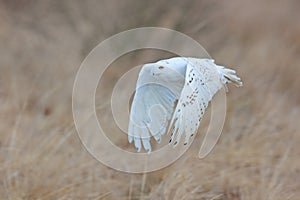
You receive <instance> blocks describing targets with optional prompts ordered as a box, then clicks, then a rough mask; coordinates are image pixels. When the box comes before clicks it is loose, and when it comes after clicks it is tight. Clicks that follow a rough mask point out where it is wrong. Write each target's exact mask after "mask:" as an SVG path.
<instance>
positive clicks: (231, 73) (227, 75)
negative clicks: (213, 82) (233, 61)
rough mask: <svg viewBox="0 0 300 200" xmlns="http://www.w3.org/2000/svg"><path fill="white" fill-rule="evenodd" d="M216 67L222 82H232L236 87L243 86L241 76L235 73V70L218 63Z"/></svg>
mask: <svg viewBox="0 0 300 200" xmlns="http://www.w3.org/2000/svg"><path fill="white" fill-rule="evenodd" d="M217 68H218V71H219V73H220V76H221V81H222V82H223V84H226V83H233V84H234V85H235V86H237V87H241V86H243V82H242V81H241V78H240V77H238V76H237V75H236V71H235V70H233V69H229V68H226V67H223V66H218V65H217Z"/></svg>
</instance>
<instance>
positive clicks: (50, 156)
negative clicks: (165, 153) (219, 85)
mask: <svg viewBox="0 0 300 200" xmlns="http://www.w3.org/2000/svg"><path fill="white" fill-rule="evenodd" d="M299 9H300V2H299V1H297V0H286V1H279V0H275V1H271V0H263V1H259V0H254V1H238V0H230V1H217V0H212V1H202V0H200V1H196V0H187V1H179V0H166V1H158V0H152V1H145V0H143V1H134V0H126V1H117V0H110V1H108V0H106V1H104V0H102V1H92V0H88V1H79V0H74V1H71V0H64V1H50V0H43V1H35V0H18V1H17V0H11V1H8V0H2V1H0V44H1V45H0V70H1V71H0V113H1V114H0V117H1V118H0V119H1V123H0V136H1V137H0V197H1V199H215V200H216V199H223V200H226V199H234V200H240V199H299V197H300V182H299V180H300V160H299V158H300V147H299V142H300V125H299V119H300V110H299V105H300V104H299V103H300V93H299V89H300V79H299V76H300V56H299V54H300V20H299V19H300V12H299ZM141 26H161V27H166V28H171V29H175V30H177V31H180V32H183V33H185V34H187V35H189V36H190V37H192V38H194V39H195V40H197V41H198V42H199V43H200V44H202V45H203V46H204V47H205V48H206V50H207V51H208V52H209V53H210V55H211V56H212V57H213V58H214V59H215V60H216V61H217V63H220V64H223V65H224V66H229V67H232V68H234V69H237V71H238V74H239V75H240V76H241V77H242V79H243V82H244V84H245V86H244V87H243V88H234V87H230V92H229V95H228V99H227V100H228V113H227V118H226V122H225V128H224V131H223V134H222V136H221V138H220V141H219V142H218V145H217V146H216V148H215V149H214V151H213V152H212V154H210V156H208V157H207V158H206V159H205V160H198V157H197V153H198V150H199V145H200V144H201V139H200V137H199V134H198V137H197V139H196V140H195V141H194V143H193V145H192V147H191V149H190V150H189V151H188V152H187V153H186V154H185V155H184V156H183V157H182V158H181V159H179V160H178V161H177V162H176V163H174V164H173V165H171V166H169V167H167V168H165V169H163V170H160V171H157V172H152V173H149V174H146V175H142V174H136V175H131V174H126V173H121V172H117V171H115V170H112V169H110V168H107V167H105V166H103V165H102V164H100V163H99V162H97V161H96V160H94V159H93V158H92V157H91V156H90V155H89V154H88V153H87V151H86V150H85V149H84V148H83V146H82V145H81V143H80V141H79V138H78V136H77V134H76V131H75V128H74V124H73V119H72V111H71V94H72V85H73V82H74V78H75V75H76V72H77V70H78V68H79V66H80V63H81V61H82V60H83V59H84V57H85V56H86V55H87V54H88V53H89V51H90V50H91V49H92V48H93V47H94V46H96V45H97V44H98V43H99V42H100V41H102V40H104V39H106V38H107V37H109V36H111V35H113V34H116V33H119V32H120V31H125V30H127V29H130V28H136V27H141ZM143 55H144V56H145V54H143ZM145 57H146V56H145ZM144 60H145V59H144V58H143V56H139V57H134V56H133V57H132V62H128V63H126V66H134V65H132V63H134V62H143V61H144ZM118 73H119V72H118V71H114V70H110V72H109V73H108V75H107V76H106V79H107V80H109V79H111V80H114V79H115V78H116V77H117V74H118ZM106 114H107V113H105V111H102V112H101V115H103V116H105V115H106ZM107 123H109V122H107ZM202 128H205V123H204V124H203V125H202ZM199 132H200V133H201V131H199ZM124 143H126V141H124Z"/></svg>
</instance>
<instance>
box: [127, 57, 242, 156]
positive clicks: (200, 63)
mask: <svg viewBox="0 0 300 200" xmlns="http://www.w3.org/2000/svg"><path fill="white" fill-rule="evenodd" d="M226 83H234V84H235V85H236V86H242V85H243V83H242V82H241V79H240V78H239V77H237V76H236V72H235V71H234V70H232V69H228V68H225V67H223V66H218V65H216V64H215V63H214V60H211V59H199V58H187V57H174V58H170V59H166V60H160V61H158V62H156V63H148V64H144V65H143V66H142V69H141V71H140V73H139V77H138V80H137V84H136V91H135V94H134V97H133V101H132V105H131V109H130V121H129V126H128V141H129V142H130V143H131V142H132V141H134V145H135V147H136V149H137V151H138V152H139V151H140V150H141V148H142V146H143V147H144V149H145V150H146V151H147V152H148V153H149V152H151V144H150V138H151V136H153V137H154V139H155V140H156V141H157V142H160V141H161V136H162V135H164V134H165V133H169V134H170V140H169V143H170V144H172V145H174V146H176V145H178V144H179V143H180V139H181V137H183V136H184V142H183V144H184V145H186V144H187V143H188V142H189V139H190V138H191V137H192V136H193V135H194V134H195V133H196V132H197V129H198V127H199V125H200V122H201V120H202V117H203V115H204V112H205V109H206V108H207V106H208V103H209V102H210V101H211V99H212V97H213V96H214V94H215V93H216V92H217V91H218V90H219V89H221V87H222V86H226Z"/></svg>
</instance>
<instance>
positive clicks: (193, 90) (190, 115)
mask: <svg viewBox="0 0 300 200" xmlns="http://www.w3.org/2000/svg"><path fill="white" fill-rule="evenodd" d="M221 87H222V82H221V79H220V74H219V72H218V70H217V67H216V65H215V64H214V61H213V60H209V59H194V58H188V64H187V68H186V74H185V84H184V87H183V89H182V92H181V95H180V98H179V101H178V104H177V106H176V109H175V111H174V114H173V117H172V120H171V122H170V126H169V130H168V133H171V139H170V141H169V142H170V143H171V144H173V145H174V146H176V145H177V144H178V143H179V142H180V139H181V137H182V135H183V134H185V139H184V145H186V144H187V143H188V141H189V139H190V138H191V137H192V136H193V135H194V134H195V133H196V131H197V129H198V127H199V125H200V122H201V120H202V118H203V115H204V112H205V110H206V108H207V106H208V103H209V101H211V99H212V97H213V95H214V94H215V93H216V92H217V91H218V90H219V89H220V88H221Z"/></svg>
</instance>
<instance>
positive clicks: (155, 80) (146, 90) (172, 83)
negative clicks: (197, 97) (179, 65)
mask: <svg viewBox="0 0 300 200" xmlns="http://www.w3.org/2000/svg"><path fill="white" fill-rule="evenodd" d="M175 64H176V63H175ZM183 84H184V76H183V74H181V73H179V72H178V71H176V70H174V69H172V68H170V67H168V66H167V65H165V64H164V63H163V62H160V63H151V64H146V65H144V66H143V68H142V70H141V72H140V74H139V77H138V81H137V87H136V92H135V95H134V98H133V101H132V105H131V110H130V122H129V127H128V141H129V142H130V143H131V142H132V141H134V144H135V147H136V149H137V151H140V150H141V148H142V145H143V147H144V148H145V150H146V151H147V152H150V151H151V144H150V137H151V136H153V137H154V138H155V140H156V141H157V142H160V140H161V136H162V135H163V134H164V133H165V132H166V127H167V124H168V122H169V120H170V119H171V117H172V113H173V110H174V108H175V106H176V100H178V98H179V96H180V93H181V90H182V87H183Z"/></svg>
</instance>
